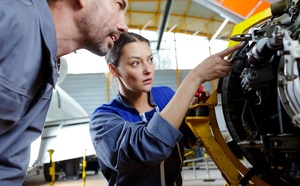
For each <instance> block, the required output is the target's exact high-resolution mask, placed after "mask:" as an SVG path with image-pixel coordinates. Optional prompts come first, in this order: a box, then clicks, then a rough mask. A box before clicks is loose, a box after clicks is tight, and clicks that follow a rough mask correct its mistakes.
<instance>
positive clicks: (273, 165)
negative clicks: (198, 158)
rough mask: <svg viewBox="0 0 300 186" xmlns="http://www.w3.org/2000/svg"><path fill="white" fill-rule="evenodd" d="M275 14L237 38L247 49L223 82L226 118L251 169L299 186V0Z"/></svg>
mask: <svg viewBox="0 0 300 186" xmlns="http://www.w3.org/2000/svg"><path fill="white" fill-rule="evenodd" d="M270 9H271V13H272V16H271V17H270V18H269V19H267V20H264V21H263V22H261V23H259V24H256V25H255V26H254V27H252V28H251V29H248V30H247V33H246V34H245V33H241V34H239V35H234V36H232V38H231V39H232V40H233V41H239V42H241V43H242V44H243V48H242V49H240V50H239V51H236V52H234V53H233V54H232V55H231V56H230V57H229V59H230V60H231V63H232V72H231V73H230V74H229V76H227V77H225V78H222V79H220V81H219V93H221V101H222V109H223V114H224V119H225V122H226V125H227V128H228V130H229V133H230V134H231V137H232V139H233V140H234V141H235V142H236V143H237V145H238V146H239V148H240V150H241V152H242V153H243V155H244V156H245V158H246V159H247V160H248V161H249V163H250V164H251V165H252V168H251V170H250V171H249V175H247V176H245V179H247V178H249V180H250V178H251V175H252V176H253V175H259V177H260V178H261V179H262V180H264V181H265V182H267V183H268V184H270V185H280V186H283V185H300V80H299V69H300V44H299V41H300V37H299V36H300V15H299V11H300V0H299V1H295V0H294V1H293V0H284V1H278V2H275V3H273V4H272V5H271V7H270Z"/></svg>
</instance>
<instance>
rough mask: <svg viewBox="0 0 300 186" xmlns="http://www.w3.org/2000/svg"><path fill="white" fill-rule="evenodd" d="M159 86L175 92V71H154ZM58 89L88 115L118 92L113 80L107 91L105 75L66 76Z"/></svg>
mask: <svg viewBox="0 0 300 186" xmlns="http://www.w3.org/2000/svg"><path fill="white" fill-rule="evenodd" d="M189 72H190V70H181V71H180V82H181V81H182V80H183V78H184V77H185V76H186V75H187V74H188V73H189ZM159 85H166V86H169V87H170V88H172V89H173V90H176V89H177V75H176V70H156V71H155V79H154V83H153V86H159ZM60 87H62V88H63V89H64V90H65V91H66V92H67V93H68V94H70V95H71V97H73V98H74V99H75V100H76V101H77V102H78V103H79V104H80V105H81V106H82V107H83V108H84V109H85V110H86V112H87V113H88V114H89V115H90V114H92V112H93V111H94V109H95V108H96V107H98V106H99V105H101V104H103V103H106V102H107V100H106V99H107V95H106V94H107V92H109V97H110V99H113V98H114V97H115V95H116V93H117V91H118V86H117V83H116V81H115V80H114V79H113V80H112V83H111V85H110V87H109V89H110V90H109V91H107V88H106V75H105V73H94V74H68V75H67V76H66V78H65V79H64V81H63V82H62V83H61V84H60ZM204 87H205V89H207V90H209V91H212V84H211V83H210V82H207V83H205V84H204ZM70 109H71V108H70Z"/></svg>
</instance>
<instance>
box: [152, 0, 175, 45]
mask: <svg viewBox="0 0 300 186" xmlns="http://www.w3.org/2000/svg"><path fill="white" fill-rule="evenodd" d="M172 3H173V0H168V1H167V4H166V7H165V12H164V17H163V20H162V23H161V25H160V26H159V30H158V34H159V35H158V41H157V47H156V49H157V50H159V49H160V43H161V40H162V37H163V35H164V32H165V31H166V26H167V23H168V19H169V16H170V9H171V6H172Z"/></svg>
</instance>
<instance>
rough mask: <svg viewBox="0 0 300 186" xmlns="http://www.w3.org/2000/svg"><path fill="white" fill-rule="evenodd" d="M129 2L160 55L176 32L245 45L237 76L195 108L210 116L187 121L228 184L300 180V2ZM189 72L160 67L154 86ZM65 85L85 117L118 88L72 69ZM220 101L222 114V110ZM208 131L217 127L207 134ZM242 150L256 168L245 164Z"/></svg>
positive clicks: (133, 24)
mask: <svg viewBox="0 0 300 186" xmlns="http://www.w3.org/2000/svg"><path fill="white" fill-rule="evenodd" d="M128 2H129V4H128V9H127V13H126V20H127V24H128V27H129V29H133V30H137V31H138V32H139V33H141V34H143V31H151V32H155V37H156V38H154V39H153V40H151V43H152V44H154V47H153V48H152V49H153V51H154V52H155V53H157V55H159V53H160V52H161V51H163V50H164V43H166V42H171V41H170V40H169V39H167V37H166V36H165V35H166V34H170V33H174V34H175V33H180V34H186V35H190V36H199V37H204V38H207V40H208V42H213V41H214V40H223V41H226V42H228V45H229V46H230V45H234V44H236V43H243V45H244V47H243V48H242V49H241V50H239V51H238V52H237V53H234V54H232V55H231V56H229V59H230V60H231V63H232V66H233V71H232V72H231V74H230V75H229V76H228V77H225V78H222V79H220V80H218V81H213V82H208V83H206V84H204V86H205V88H206V89H208V90H209V91H211V92H213V93H214V94H212V95H213V96H212V99H209V101H208V102H207V103H206V104H196V105H193V106H192V107H191V109H197V108H202V107H208V108H209V111H210V112H209V115H208V116H205V117H201V116H197V115H195V116H187V118H186V121H187V123H188V124H189V126H190V128H191V129H192V130H193V132H194V134H195V135H196V136H198V137H199V139H200V140H201V142H202V147H203V148H204V149H205V150H206V151H207V153H208V155H209V156H211V158H212V160H213V161H214V163H215V164H216V165H217V167H218V169H219V170H220V171H221V172H222V175H223V177H224V180H225V182H226V184H228V185H299V184H300V176H299V175H300V162H299V156H300V152H299V149H300V148H299V147H300V144H299V138H300V130H299V126H300V119H299V118H300V116H299V114H300V100H299V93H300V82H299V61H300V49H299V33H300V32H299V31H300V29H299V26H300V16H299V12H300V2H299V3H298V1H297V0H281V1H276V0H247V1H239V0H128ZM233 33H234V34H235V35H234V36H235V37H234V38H232V36H233ZM230 38H231V39H232V40H230ZM232 41H233V42H232ZM189 71H190V69H180V68H178V66H176V68H170V69H166V68H165V69H159V70H157V71H156V76H155V82H154V86H156V85H167V86H170V87H171V88H172V89H174V90H176V89H177V87H178V86H179V84H180V82H181V81H182V79H183V78H184V77H185V76H186V75H187V73H188V72H189ZM59 86H60V87H61V88H62V89H63V90H64V91H65V92H66V93H67V94H69V95H70V96H71V97H72V98H74V99H75V100H76V101H77V102H78V103H79V104H80V105H81V106H82V107H83V109H84V111H85V114H86V116H89V115H90V114H91V113H92V112H93V110H94V109H95V108H96V107H97V106H99V105H101V104H103V103H106V102H108V101H109V100H111V99H112V98H114V96H115V95H116V91H117V86H116V84H115V82H114V81H110V79H109V78H108V76H107V73H84V74H68V75H66V77H65V79H64V81H63V82H61V83H60V85H59ZM62 103H63V102H62ZM216 107H218V108H220V109H222V113H217V114H216V110H215V108H216ZM216 115H217V116H216ZM219 117H221V118H222V122H221V119H220V118H219ZM207 130H209V131H211V133H208V134H207V135H203V133H205V131H207ZM224 130H227V131H228V132H229V134H230V138H231V140H230V142H233V145H232V144H231V145H229V144H228V143H227V142H228V141H226V140H224V136H223V134H222V131H224ZM205 134H206V133H205ZM237 154H238V155H237ZM241 154H242V155H241ZM240 155H241V156H242V158H245V159H246V160H247V161H248V162H249V163H250V165H251V166H250V167H245V166H244V165H243V164H241V162H240Z"/></svg>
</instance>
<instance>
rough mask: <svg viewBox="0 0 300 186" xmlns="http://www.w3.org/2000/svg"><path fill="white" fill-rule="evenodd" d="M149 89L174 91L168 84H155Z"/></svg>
mask: <svg viewBox="0 0 300 186" xmlns="http://www.w3.org/2000/svg"><path fill="white" fill-rule="evenodd" d="M151 91H154V92H157V91H159V92H161V91H166V92H173V93H174V90H173V89H171V88H170V87H168V86H155V87H152V90H151Z"/></svg>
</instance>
